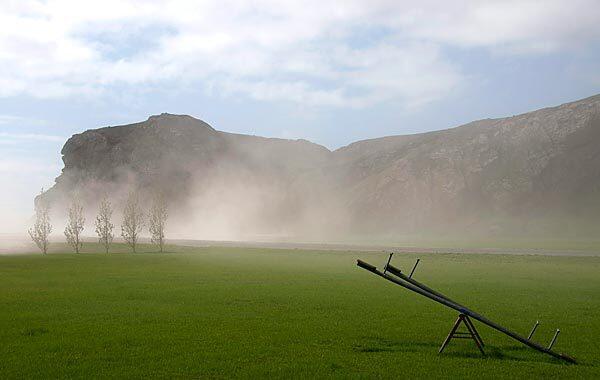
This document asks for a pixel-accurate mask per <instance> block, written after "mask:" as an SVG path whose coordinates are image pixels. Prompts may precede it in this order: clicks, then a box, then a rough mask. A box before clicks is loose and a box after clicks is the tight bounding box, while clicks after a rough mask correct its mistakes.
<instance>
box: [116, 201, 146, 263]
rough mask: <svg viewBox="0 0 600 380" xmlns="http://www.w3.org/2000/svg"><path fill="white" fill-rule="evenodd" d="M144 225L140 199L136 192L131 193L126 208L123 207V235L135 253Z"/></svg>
mask: <svg viewBox="0 0 600 380" xmlns="http://www.w3.org/2000/svg"><path fill="white" fill-rule="evenodd" d="M143 227H144V212H143V211H142V208H141V207H140V203H139V199H138V197H137V195H136V194H135V193H133V192H132V193H129V197H127V201H126V202H125V208H124V209H123V223H122V224H121V236H123V239H124V240H125V242H126V243H127V244H129V246H131V249H132V250H133V252H134V253H135V248H136V245H137V241H138V239H139V235H140V232H142V228H143Z"/></svg>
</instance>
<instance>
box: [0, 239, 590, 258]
mask: <svg viewBox="0 0 600 380" xmlns="http://www.w3.org/2000/svg"><path fill="white" fill-rule="evenodd" d="M62 240H63V239H61V242H62ZM86 240H87V241H92V239H91V238H87V239H86ZM55 241H56V240H55ZM93 241H96V240H95V239H93ZM115 241H120V239H115ZM142 242H144V243H147V242H149V240H148V239H142ZM168 243H169V244H175V245H182V246H188V247H240V248H271V249H299V250H323V251H362V252H382V251H386V252H398V253H464V254H495V255H541V256H571V257H600V252H596V251H584V250H552V249H533V248H456V247H454V248H444V247H424V246H415V247H411V246H392V245H389V246H388V245H375V244H347V243H302V242H300V243H294V242H273V241H220V240H193V239H172V240H168ZM31 252H37V248H36V247H35V245H34V244H33V243H32V242H31V240H29V238H27V237H26V236H24V235H12V234H0V254H18V253H31Z"/></svg>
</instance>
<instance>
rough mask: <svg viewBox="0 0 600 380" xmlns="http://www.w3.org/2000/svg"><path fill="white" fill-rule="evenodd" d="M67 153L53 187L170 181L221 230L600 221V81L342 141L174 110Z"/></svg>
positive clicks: (180, 206) (361, 230) (111, 192)
mask: <svg viewBox="0 0 600 380" xmlns="http://www.w3.org/2000/svg"><path fill="white" fill-rule="evenodd" d="M62 154H63V161H64V164H65V167H64V169H63V171H62V174H61V175H60V176H59V177H58V178H57V180H56V184H55V186H54V187H53V188H51V189H50V190H49V191H48V192H46V193H45V194H44V195H43V197H44V199H46V200H49V201H50V202H51V203H54V204H60V203H61V202H62V201H64V200H65V199H67V198H69V197H72V196H73V194H74V193H76V194H77V196H80V197H83V198H85V199H87V200H88V202H90V203H93V202H94V201H95V200H97V199H98V198H99V197H100V195H107V196H109V197H113V198H114V199H115V200H116V201H115V202H116V203H118V202H119V199H122V197H123V194H124V193H126V192H129V191H138V192H140V194H142V196H144V197H150V196H151V195H152V194H155V193H158V192H160V193H162V194H164V195H165V196H166V198H167V199H168V200H169V203H170V205H171V206H170V208H171V210H173V213H172V214H173V215H174V216H175V218H176V219H177V226H178V228H180V229H181V230H182V231H185V233H187V234H193V233H194V231H205V233H204V234H202V233H200V235H201V236H202V237H209V238H210V237H213V236H214V237H217V238H220V237H234V236H237V235H239V234H269V235H277V236H312V235H315V234H317V235H322V236H344V235H346V234H354V233H358V234H414V233H440V232H453V233H468V234H473V233H481V234H515V233H528V234H556V233H583V234H593V233H595V232H597V229H598V227H597V226H598V225H599V223H598V221H599V220H600V202H599V200H600V95H598V96H594V97H590V98H587V99H583V100H580V101H576V102H573V103H568V104H563V105H561V106H558V107H552V108H545V109H541V110H538V111H534V112H529V113H525V114H522V115H517V116H513V117H508V118H501V119H486V120H480V121H475V122H472V123H469V124H466V125H463V126H460V127H457V128H452V129H447V130H442V131H436V132H429V133H422V134H415V135H408V136H390V137H383V138H378V139H372V140H365V141H359V142H356V143H353V144H350V145H348V146H346V147H343V148H340V149H338V150H335V151H329V150H328V149H326V148H325V147H322V146H320V145H317V144H313V143H311V142H308V141H305V140H284V139H274V138H263V137H257V136H247V135H239V134H231V133H225V132H220V131H217V130H215V129H213V128H212V127H211V126H209V125H208V124H206V123H204V122H203V121H201V120H197V119H194V118H192V117H190V116H183V115H171V114H161V115H158V116H151V117H150V118H149V119H148V120H146V121H143V122H140V123H136V124H131V125H125V126H117V127H106V128H100V129H95V130H88V131H86V132H83V133H81V134H77V135H74V136H73V137H71V138H70V139H69V140H68V141H67V142H66V144H65V146H64V148H63V150H62ZM224 231H226V233H224V234H223V235H222V236H221V235H219V233H221V232H224ZM236 234H237V235H236Z"/></svg>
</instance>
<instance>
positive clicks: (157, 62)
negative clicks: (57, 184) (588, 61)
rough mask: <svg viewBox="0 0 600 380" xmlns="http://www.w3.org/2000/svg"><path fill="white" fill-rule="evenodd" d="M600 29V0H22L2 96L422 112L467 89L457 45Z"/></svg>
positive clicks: (6, 37)
mask: <svg viewBox="0 0 600 380" xmlns="http://www.w3.org/2000/svg"><path fill="white" fill-rule="evenodd" d="M598 24H600V7H598V6H597V3H595V2H594V1H593V0H575V1H569V2H566V1H552V0H549V1H544V2H539V1H518V2H510V1H509V2H507V1H486V2H480V1H458V2H448V3H447V4H445V3H440V2H438V1H435V2H433V1H423V2H418V3H416V2H403V1H377V0H374V1H368V2H367V1H360V0H355V1H353V0H346V1H326V2H323V1H312V0H306V1H285V2H281V1H274V0H272V1H271V0H262V1H261V0H258V1H252V2H248V1H227V0H224V1H216V0H215V1H201V2H200V1H192V0H189V1H188V0H164V1H161V0H156V1H143V2H142V1H137V0H123V1H115V0H106V1H103V2H75V1H66V0H48V1H44V2H41V1H28V0H22V1H8V2H3V3H2V4H0V28H1V29H0V65H1V66H2V67H3V69H2V70H1V71H0V97H12V96H17V95H27V96H33V97H40V98H60V97H71V96H90V97H94V96H107V95H111V94H114V93H115V92H117V90H116V88H117V87H118V88H119V89H122V88H123V87H124V86H125V88H127V86H135V87H136V88H140V87H144V86H148V87H149V88H153V86H157V85H159V86H167V87H168V86H175V87H177V86H186V87H189V86H193V87H197V88H199V89H202V90H204V91H206V92H208V93H212V94H214V95H216V96H231V95H236V96H239V95H242V96H247V97H250V98H253V99H257V100H262V101H290V102H295V103H300V104H303V105H310V106H332V107H366V106H371V105H373V104H377V103H381V102H386V101H395V102H397V104H399V105H401V106H406V107H410V106H418V105H420V104H424V103H427V102H431V101H433V100H435V99H438V98H440V97H443V96H445V95H446V94H448V93H449V92H450V91H453V90H454V89H456V88H457V87H458V86H460V84H461V83H462V82H464V81H465V78H466V76H465V74H464V69H463V68H461V67H460V66H459V65H458V64H455V63H453V62H452V60H451V58H450V57H449V55H448V54H446V51H447V50H448V49H485V50H486V51H489V52H491V53H493V54H544V53H547V52H553V51H558V50H562V49H572V48H574V47H577V46H579V47H582V46H583V47H585V46H587V45H588V44H590V43H594V42H597V41H598V39H599V38H600V28H598V27H597V25H598ZM119 91H120V90H119Z"/></svg>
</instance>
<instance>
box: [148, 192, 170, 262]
mask: <svg viewBox="0 0 600 380" xmlns="http://www.w3.org/2000/svg"><path fill="white" fill-rule="evenodd" d="M167 216H168V214H167V203H166V202H165V199H164V197H162V196H160V195H159V196H157V197H156V198H155V199H154V203H153V204H152V208H150V220H149V222H150V223H149V224H150V225H149V227H148V229H149V230H150V233H151V234H152V240H151V241H152V243H154V244H156V245H158V247H159V248H160V251H161V252H162V251H163V247H164V245H165V224H166V222H167Z"/></svg>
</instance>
